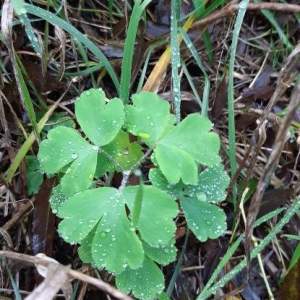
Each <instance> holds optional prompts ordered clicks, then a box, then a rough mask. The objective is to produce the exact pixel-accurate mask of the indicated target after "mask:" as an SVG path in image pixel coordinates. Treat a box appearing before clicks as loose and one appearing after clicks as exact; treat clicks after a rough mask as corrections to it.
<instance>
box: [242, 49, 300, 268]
mask: <svg viewBox="0 0 300 300" xmlns="http://www.w3.org/2000/svg"><path fill="white" fill-rule="evenodd" d="M297 48H299V46H298V47H297ZM298 50H299V49H298ZM299 104H300V83H299V84H298V85H297V88H296V90H295V92H294V93H293V95H292V98H291V102H290V104H289V106H288V110H287V114H286V115H285V117H284V119H283V122H282V125H281V126H280V129H279V131H278V134H277V136H276V140H275V143H274V147H273V151H272V152H271V155H270V157H269V159H268V161H267V164H266V167H265V171H264V173H263V175H262V177H261V179H260V180H259V182H258V185H257V189H256V191H255V193H254V195H253V197H252V199H251V203H250V207H249V210H248V215H247V222H248V223H247V225H246V232H245V238H246V239H245V252H246V257H247V264H248V267H249V266H250V245H251V238H252V234H253V228H254V222H255V220H256V216H257V214H258V211H259V208H260V205H261V200H262V197H263V194H264V192H265V189H266V187H267V185H268V183H269V180H270V178H271V176H272V174H273V171H274V169H275V167H276V165H277V164H278V161H279V158H280V155H281V152H282V149H283V146H284V143H285V138H284V137H285V136H286V135H287V133H288V130H289V126H290V124H291V122H292V120H293V118H294V116H295V114H296V112H297V110H298V106H299Z"/></svg>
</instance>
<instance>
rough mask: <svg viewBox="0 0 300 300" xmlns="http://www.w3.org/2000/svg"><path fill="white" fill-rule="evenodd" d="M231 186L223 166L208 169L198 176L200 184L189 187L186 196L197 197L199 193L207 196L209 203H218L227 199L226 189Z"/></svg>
mask: <svg viewBox="0 0 300 300" xmlns="http://www.w3.org/2000/svg"><path fill="white" fill-rule="evenodd" d="M228 184H229V176H228V174H227V173H226V172H225V171H224V170H223V166H222V165H221V164H219V165H215V166H212V167H209V168H207V169H206V170H205V171H203V172H201V173H200V174H199V176H198V184H197V185H196V186H189V187H188V188H187V189H186V191H185V192H186V194H187V195H189V196H190V197H196V196H197V194H199V193H204V194H205V195H206V199H207V202H212V203H217V202H220V201H223V200H224V199H225V198H226V188H227V187H228Z"/></svg>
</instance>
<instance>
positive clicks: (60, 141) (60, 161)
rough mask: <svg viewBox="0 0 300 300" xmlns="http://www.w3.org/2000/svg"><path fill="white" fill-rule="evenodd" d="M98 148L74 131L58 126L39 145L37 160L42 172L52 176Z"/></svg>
mask: <svg viewBox="0 0 300 300" xmlns="http://www.w3.org/2000/svg"><path fill="white" fill-rule="evenodd" d="M93 151H98V148H97V147H96V148H95V146H94V147H93V146H92V145H90V144H89V143H88V142H86V141H85V140H84V139H83V138H82V136H81V135H80V134H79V133H78V132H77V131H76V130H74V129H72V128H68V127H64V126H58V127H56V128H54V129H52V130H50V131H49V133H48V137H47V139H46V140H44V141H42V143H41V144H40V150H39V153H38V159H39V161H40V166H41V169H42V170H43V171H45V172H46V173H48V174H53V173H56V172H58V171H60V170H61V169H62V168H63V167H65V166H66V165H68V164H69V163H71V162H72V161H74V160H75V159H76V158H78V157H79V156H85V155H87V154H89V153H92V152H93Z"/></svg>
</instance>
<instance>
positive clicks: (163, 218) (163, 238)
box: [123, 186, 178, 247]
mask: <svg viewBox="0 0 300 300" xmlns="http://www.w3.org/2000/svg"><path fill="white" fill-rule="evenodd" d="M138 188H139V187H138V186H128V187H126V188H125V189H124V191H123V194H124V199H125V201H126V204H127V205H128V207H129V209H130V210H131V211H132V208H133V203H134V199H135V195H136V193H137V190H138ZM142 201H143V203H142V209H141V213H140V218H139V221H138V224H137V229H138V230H139V232H140V234H141V237H142V239H143V240H144V241H145V242H147V243H148V244H150V245H152V246H154V247H158V246H160V245H167V244H169V242H170V241H171V239H172V238H173V236H174V232H175V229H176V226H175V223H174V221H173V219H174V218H175V217H176V215H177V213H178V207H177V204H176V202H175V201H174V199H172V198H171V197H170V196H169V195H167V194H165V193H164V192H162V191H160V190H159V189H157V188H156V187H153V186H143V200H142Z"/></svg>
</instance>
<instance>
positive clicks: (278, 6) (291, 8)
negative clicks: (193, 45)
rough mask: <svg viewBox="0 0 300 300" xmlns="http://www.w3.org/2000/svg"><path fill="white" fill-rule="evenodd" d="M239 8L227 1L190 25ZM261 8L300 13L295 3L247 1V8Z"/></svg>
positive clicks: (228, 13) (228, 14)
mask: <svg viewBox="0 0 300 300" xmlns="http://www.w3.org/2000/svg"><path fill="white" fill-rule="evenodd" d="M239 9H240V7H239V4H232V3H229V4H228V5H226V6H224V7H223V8H222V9H221V10H217V11H215V12H213V13H212V14H210V15H208V16H207V17H205V18H203V19H202V20H199V21H197V22H195V23H194V24H193V26H192V29H193V28H195V27H199V26H200V25H207V24H210V23H212V22H214V21H216V20H218V19H221V18H225V17H231V16H233V15H234V14H235V13H236V12H237V11H238V10H239ZM262 9H267V10H273V11H284V12H291V13H300V5H296V4H283V3H267V2H261V3H249V4H248V6H247V10H262Z"/></svg>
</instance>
